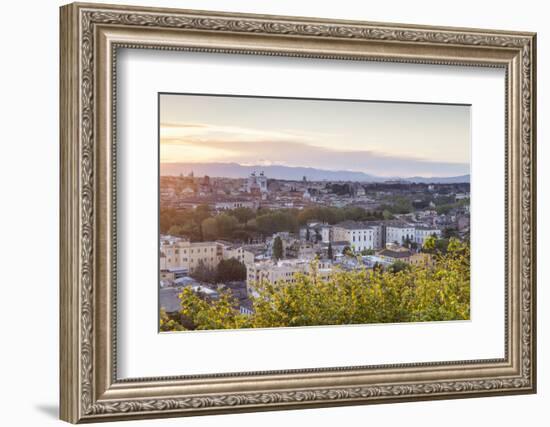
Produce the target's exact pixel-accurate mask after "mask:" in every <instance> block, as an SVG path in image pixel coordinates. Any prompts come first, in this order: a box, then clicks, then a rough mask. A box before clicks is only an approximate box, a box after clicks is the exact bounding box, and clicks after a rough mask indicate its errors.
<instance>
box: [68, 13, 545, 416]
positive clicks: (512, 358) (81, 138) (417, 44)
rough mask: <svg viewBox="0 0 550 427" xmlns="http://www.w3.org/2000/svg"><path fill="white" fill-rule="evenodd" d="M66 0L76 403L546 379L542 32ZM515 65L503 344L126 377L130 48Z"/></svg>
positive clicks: (387, 394) (384, 394)
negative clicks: (460, 357) (542, 350)
mask: <svg viewBox="0 0 550 427" xmlns="http://www.w3.org/2000/svg"><path fill="white" fill-rule="evenodd" d="M60 13H61V15H60V17H61V37H60V43H61V45H60V52H61V63H60V69H61V77H60V79H61V80H60V92H61V93H60V109H61V112H60V135H61V177H60V179H61V205H60V211H61V219H60V229H61V235H60V246H61V247H60V272H61V274H60V277H61V279H60V307H61V308H60V310H61V312H60V327H61V330H60V337H61V339H60V342H61V343H60V375H61V377H60V383H61V411H60V414H61V419H63V420H65V421H68V422H72V423H79V422H94V421H112V420H122V419H130V418H155V417H170V416H188V415H202V414H218V413H228V412H247V411H260V410H262V411H263V410H281V409H297V408H311V407H323V406H336V405H358V404H370V403H386V402H402V401H411V400H431V399H444V398H464V397H478V396H488V395H502V394H522V393H534V392H535V391H536V286H535V285H536V253H535V250H536V249H535V248H536V241H535V238H536V170H535V166H536V165H535V158H536V157H535V156H536V147H535V142H536V116H535V105H536V102H535V93H536V83H535V82H536V35H535V34H534V33H523V32H522V33H520V32H508V31H494V30H479V29H462V28H443V27H441V28H439V27H424V26H412V25H401V24H381V23H369V22H353V21H329V20H323V19H310V18H295V17H280V16H263V15H243V14H230V13H217V12H200V11H190V10H174V9H160V8H143V7H126V6H112V5H99V4H79V3H75V4H70V5H67V6H63V7H62V8H61V11H60ZM119 48H131V49H162V50H175V51H177V50H182V51H198V52H204V53H208V52H215V53H228V54H232V53H239V54H246V55H268V56H289V57H304V58H308V57H309V58H318V59H343V60H355V61H363V60H370V61H389V62H402V63H412V64H444V65H449V66H452V65H471V66H484V67H500V68H503V69H504V70H505V73H506V91H505V93H504V96H505V98H506V100H505V102H506V121H505V122H506V129H505V135H506V165H505V170H506V176H505V177H502V178H503V179H504V180H505V185H506V212H505V217H506V224H505V228H506V230H505V241H506V254H505V258H506V271H505V277H506V285H505V286H506V307H505V313H506V315H505V317H506V331H505V335H506V339H505V341H506V342H505V343H504V345H505V357H504V358H502V359H495V360H470V361H460V362H439V363H436V362H434V363H417V364H407V365H383V366H364V367H352V368H350V367H337V368H330V369H304V370H297V371H274V372H251V373H243V374H223V373H220V374H212V375H205V376H201V377H174V378H172V377H169V378H164V377H162V378H143V379H135V380H134V379H132V380H119V379H117V361H116V360H117V359H116V342H117V336H116V265H117V259H116V254H117V240H116V239H117V235H116V189H117V187H116V165H117V159H116V150H115V149H114V147H115V142H116V141H115V139H116V109H115V105H116V101H117V99H116V90H115V88H116V78H117V76H116V72H115V65H116V61H117V49H119Z"/></svg>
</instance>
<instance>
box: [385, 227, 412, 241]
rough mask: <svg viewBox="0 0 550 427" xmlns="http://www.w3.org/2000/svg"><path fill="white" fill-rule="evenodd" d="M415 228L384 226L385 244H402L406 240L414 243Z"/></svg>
mask: <svg viewBox="0 0 550 427" xmlns="http://www.w3.org/2000/svg"><path fill="white" fill-rule="evenodd" d="M414 239H415V228H414V226H412V225H409V224H392V225H387V226H386V244H387V243H398V244H400V245H402V244H404V243H405V242H406V241H407V240H410V241H411V242H414V241H415V240H414Z"/></svg>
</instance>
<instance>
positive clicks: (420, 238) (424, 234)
mask: <svg viewBox="0 0 550 427" xmlns="http://www.w3.org/2000/svg"><path fill="white" fill-rule="evenodd" d="M433 235H435V236H436V237H437V238H441V230H439V229H438V228H435V227H419V226H417V227H415V229H414V242H415V243H418V244H419V245H420V246H423V245H424V242H425V241H426V239H427V238H428V237H430V236H433Z"/></svg>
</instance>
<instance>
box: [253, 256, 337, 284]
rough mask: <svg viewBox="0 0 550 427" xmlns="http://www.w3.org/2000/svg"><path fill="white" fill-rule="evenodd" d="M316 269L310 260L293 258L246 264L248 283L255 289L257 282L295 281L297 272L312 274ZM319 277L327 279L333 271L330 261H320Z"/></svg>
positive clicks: (318, 267) (317, 270)
mask: <svg viewBox="0 0 550 427" xmlns="http://www.w3.org/2000/svg"><path fill="white" fill-rule="evenodd" d="M313 271H314V269H313V267H312V265H311V261H310V260H303V259H293V260H283V261H278V262H274V261H263V262H256V263H251V264H247V265H246V274H247V285H248V287H249V290H251V291H252V290H253V288H254V286H255V284H256V283H260V282H268V283H271V284H275V283H281V282H284V283H294V282H295V281H296V274H298V273H303V274H312V273H313ZM315 271H316V272H317V274H318V277H319V278H321V279H322V280H326V279H328V278H329V277H330V274H331V273H332V268H331V265H330V263H328V262H326V263H323V262H319V263H318V266H317V269H316V270H315Z"/></svg>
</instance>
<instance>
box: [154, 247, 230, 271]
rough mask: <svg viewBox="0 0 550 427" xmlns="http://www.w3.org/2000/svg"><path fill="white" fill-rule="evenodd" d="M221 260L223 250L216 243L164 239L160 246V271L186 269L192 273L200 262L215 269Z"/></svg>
mask: <svg viewBox="0 0 550 427" xmlns="http://www.w3.org/2000/svg"><path fill="white" fill-rule="evenodd" d="M222 259H223V248H222V246H221V245H219V244H218V243H216V242H192V243H191V242H190V241H189V240H185V239H166V240H162V241H161V245H160V269H161V270H167V269H172V268H186V269H188V270H189V272H193V270H195V269H196V268H197V267H198V266H199V264H200V263H201V262H202V263H204V265H205V266H206V267H208V268H216V267H217V265H218V264H219V262H220V261H221V260H222Z"/></svg>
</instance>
